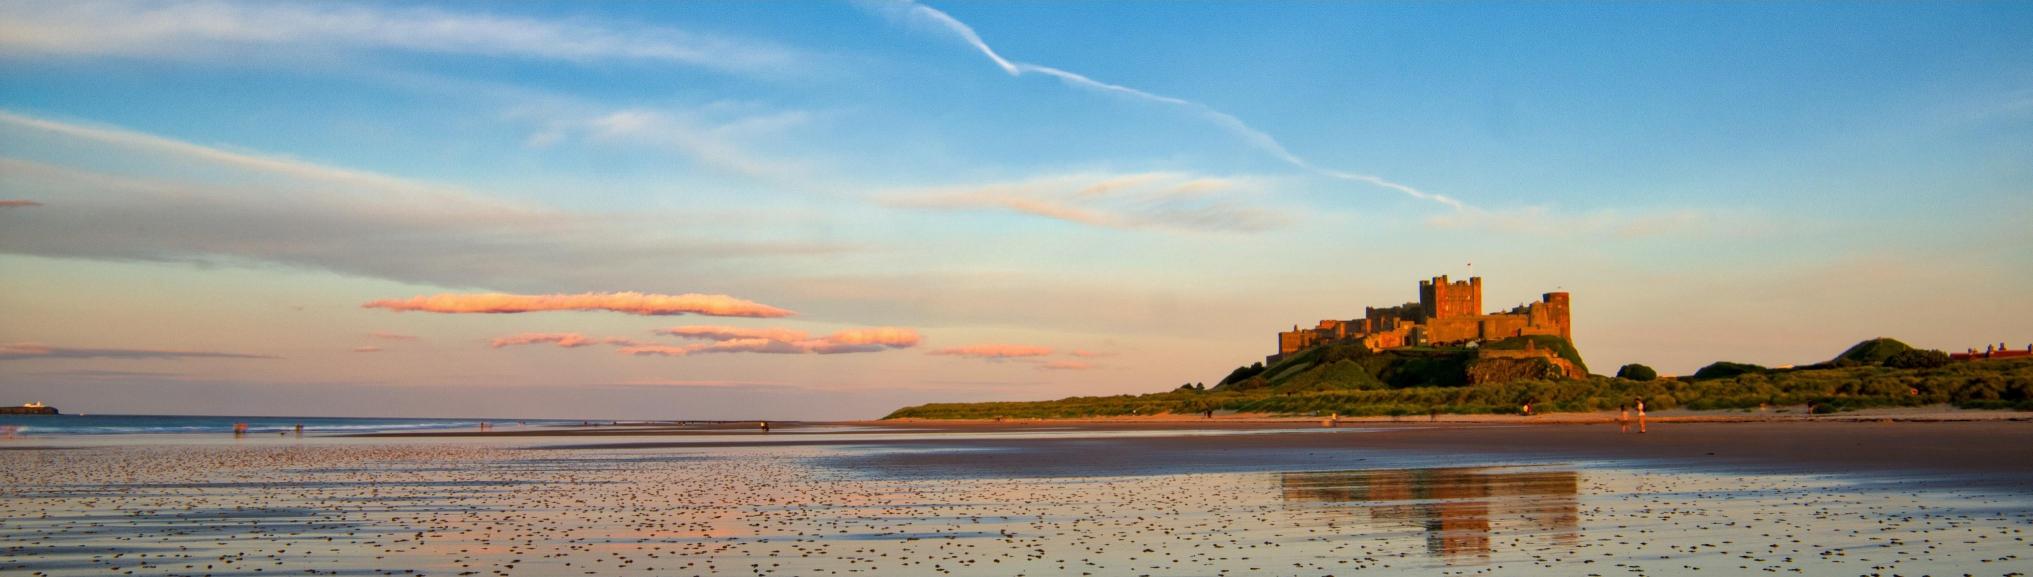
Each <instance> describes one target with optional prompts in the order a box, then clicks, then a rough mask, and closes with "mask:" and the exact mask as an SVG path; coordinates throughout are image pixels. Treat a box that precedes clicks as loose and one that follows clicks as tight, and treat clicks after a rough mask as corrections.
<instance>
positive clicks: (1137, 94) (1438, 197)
mask: <svg viewBox="0 0 2033 577" xmlns="http://www.w3.org/2000/svg"><path fill="white" fill-rule="evenodd" d="M896 5H901V6H903V7H904V8H905V13H906V14H907V15H909V16H912V17H916V18H920V19H923V20H925V21H928V22H931V23H933V24H937V25H939V26H940V27H941V28H944V29H945V30H946V31H947V32H950V33H952V34H953V35H955V36H959V37H960V39H962V40H965V41H967V44H969V45H971V46H973V47H974V49H975V50H978V51H980V52H981V55H982V56H987V57H988V60H989V61H991V62H994V63H995V66H996V67H997V68H1001V69H1002V71H1003V72H1007V73H1009V75H1010V76H1023V75H1025V74H1032V73H1036V74H1042V75H1045V76H1050V77H1053V78H1057V79H1059V80H1060V81H1062V82H1065V83H1066V84H1070V85H1073V86H1077V87H1081V88H1087V89H1090V90H1099V91H1102V92H1108V93H1113V94H1121V95H1125V96H1130V97H1133V98H1138V99H1141V100H1147V101H1151V102H1156V103H1159V104H1165V105H1169V106H1176V107H1179V108H1184V109H1186V110H1188V111H1191V112H1193V113H1195V114H1198V115H1200V116H1201V117H1203V118H1206V119H1207V120H1209V121H1211V122H1213V123H1214V124H1216V125H1218V126H1220V127H1222V128H1224V129H1227V130H1228V131H1229V132H1231V133H1234V134H1235V135H1236V136H1238V137H1241V138H1242V140H1243V141H1244V142H1247V143H1249V145H1250V146H1254V147H1256V148H1258V149H1261V150H1263V151H1265V152H1269V153H1270V154H1271V155H1272V156H1275V157H1277V158H1278V159H1279V160H1283V161H1285V163H1286V164H1290V165H1292V166H1295V167H1298V168H1300V169H1302V170H1305V171H1307V172H1311V173H1313V174H1317V175H1320V176H1325V177H1328V178H1334V179H1339V180H1348V181H1354V182H1362V183H1367V184H1370V185H1374V186H1380V187H1383V188H1388V189H1391V190H1396V191H1398V192H1402V193H1405V194H1406V195H1409V196H1411V197H1412V198H1417V199H1420V200H1427V201H1432V202H1437V203H1440V204H1444V205H1447V206H1449V207H1453V208H1454V209H1455V210H1463V209H1467V208H1468V206H1467V205H1464V204H1462V203H1461V201H1458V200H1455V199H1453V198H1451V197H1448V196H1446V195H1443V194H1434V193H1430V192H1426V191H1422V190H1419V189H1417V188H1413V187H1411V186H1409V185H1405V184H1400V183H1397V182H1392V181H1390V180H1388V179H1385V178H1383V177H1381V176H1374V175H1368V174H1361V173H1356V172H1348V171H1344V170H1336V169H1332V168H1327V167H1323V166H1319V165H1315V164H1313V163H1312V162H1308V161H1307V160H1306V159H1305V158H1301V157H1300V156H1299V155H1297V154H1293V153H1292V151H1291V149H1288V148H1285V145H1284V143H1281V142H1278V139H1276V138H1272V137H1271V135H1269V134H1265V133H1264V132H1263V131H1261V130H1257V129H1256V128H1253V127H1251V126H1250V125H1249V124H1248V123H1245V122H1243V121H1242V119H1241V118H1236V117H1235V115H1233V114H1229V113H1226V112H1222V111H1220V110H1215V109H1214V108H1211V107H1209V106H1207V105H1205V104H1201V103H1198V102H1194V101H1191V100H1186V99H1183V98H1174V97H1171V96H1165V95H1163V94H1152V93H1149V92H1144V91H1142V90H1137V89H1135V88H1130V87H1128V86H1123V85H1120V84H1109V83H1107V82H1102V81H1099V80H1095V79H1093V78H1088V77H1086V76H1084V75H1081V74H1079V73H1075V72H1069V71H1066V70H1060V69H1058V68H1053V67H1050V66H1041V65H1037V64H1031V63H1028V62H1019V61H1015V60H1010V59H1008V58H1003V57H1002V55H1001V54H997V53H996V52H995V49H994V48H991V47H989V46H988V42H986V41H983V40H982V39H981V35H980V34H977V33H975V32H974V28H973V27H970V26H968V25H967V23H965V22H961V21H959V20H958V19H955V18H953V16H951V15H948V14H946V13H945V12H941V11H939V9H937V8H933V7H930V6H926V5H923V4H919V3H917V2H914V1H912V0H896Z"/></svg>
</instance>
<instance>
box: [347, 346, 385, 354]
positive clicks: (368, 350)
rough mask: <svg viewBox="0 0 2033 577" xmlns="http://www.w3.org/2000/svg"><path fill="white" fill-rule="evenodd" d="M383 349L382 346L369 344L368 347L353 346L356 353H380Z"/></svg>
mask: <svg viewBox="0 0 2033 577" xmlns="http://www.w3.org/2000/svg"><path fill="white" fill-rule="evenodd" d="M381 350H382V349H381V347H374V346H367V347H353V352H356V353H378V352H381Z"/></svg>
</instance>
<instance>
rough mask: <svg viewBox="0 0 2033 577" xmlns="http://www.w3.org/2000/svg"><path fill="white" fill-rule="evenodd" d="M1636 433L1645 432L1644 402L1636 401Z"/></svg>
mask: <svg viewBox="0 0 2033 577" xmlns="http://www.w3.org/2000/svg"><path fill="white" fill-rule="evenodd" d="M1637 404H1638V432H1639V433H1644V432H1645V400H1644V399H1642V398H1640V399H1638V403H1637Z"/></svg>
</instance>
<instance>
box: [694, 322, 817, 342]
mask: <svg viewBox="0 0 2033 577" xmlns="http://www.w3.org/2000/svg"><path fill="white" fill-rule="evenodd" d="M655 332H656V333H657V334H660V335H669V336H674V337H679V338H686V339H704V340H710V341H732V340H740V339H770V340H777V341H799V340H804V339H807V338H810V337H811V335H810V334H809V333H806V332H805V331H800V330H793V329H768V328H748V327H727V326H711V325H695V326H684V327H671V328H667V329H657V330H656V331H655Z"/></svg>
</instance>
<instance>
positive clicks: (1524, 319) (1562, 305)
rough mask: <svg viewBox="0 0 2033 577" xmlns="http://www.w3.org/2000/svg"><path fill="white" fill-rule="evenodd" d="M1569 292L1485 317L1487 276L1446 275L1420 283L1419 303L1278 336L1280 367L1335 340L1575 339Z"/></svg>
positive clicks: (1386, 344)
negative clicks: (1298, 354) (1291, 356)
mask: <svg viewBox="0 0 2033 577" xmlns="http://www.w3.org/2000/svg"><path fill="white" fill-rule="evenodd" d="M1567 313H1568V300H1567V293H1564V292H1552V293H1546V294H1545V295H1544V296H1543V297H1541V298H1540V300H1539V302H1535V303H1528V304H1524V305H1519V306H1517V307H1515V308H1512V309H1511V310H1510V311H1507V312H1501V313H1494V314H1483V312H1482V277H1473V278H1470V279H1468V280H1466V281H1461V282H1450V281H1448V280H1447V277H1446V276H1445V275H1442V276H1438V277H1434V278H1433V280H1422V281H1419V302H1416V303H1405V304H1402V305H1398V306H1394V307H1390V308H1381V309H1380V308H1376V307H1364V308H1363V314H1362V318H1359V319H1352V320H1345V321H1343V320H1332V319H1329V320H1323V321H1320V324H1319V325H1317V326H1315V327H1313V328H1310V329H1301V328H1299V327H1298V326H1293V327H1292V330H1291V331H1289V332H1281V333H1278V354H1275V355H1271V357H1270V358H1269V359H1267V362H1269V363H1276V362H1277V361H1278V360H1279V359H1282V358H1284V357H1285V355H1289V354H1292V353H1296V352H1299V351H1303V350H1306V349H1308V348H1312V347H1314V346H1318V345H1322V344H1327V343H1335V342H1360V343H1362V345H1363V346H1364V347H1365V348H1368V349H1369V350H1372V351H1381V350H1385V349H1395V348H1399V347H1409V346H1420V345H1431V346H1458V345H1465V344H1469V343H1480V342H1483V341H1493V340H1502V339H1505V338H1509V337H1515V336H1524V335H1555V336H1559V337H1560V338H1563V339H1568V340H1573V338H1574V335H1573V332H1572V329H1571V327H1570V325H1569V324H1568V321H1567Z"/></svg>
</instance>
